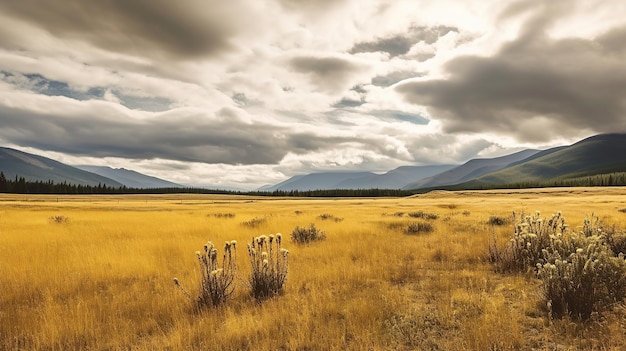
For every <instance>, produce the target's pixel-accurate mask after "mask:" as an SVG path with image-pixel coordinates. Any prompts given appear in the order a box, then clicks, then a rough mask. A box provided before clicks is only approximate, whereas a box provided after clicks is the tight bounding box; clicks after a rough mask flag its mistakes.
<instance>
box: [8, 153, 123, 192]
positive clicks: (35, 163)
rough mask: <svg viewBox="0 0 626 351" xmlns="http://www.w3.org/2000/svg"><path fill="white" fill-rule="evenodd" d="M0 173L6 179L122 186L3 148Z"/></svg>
mask: <svg viewBox="0 0 626 351" xmlns="http://www.w3.org/2000/svg"><path fill="white" fill-rule="evenodd" d="M0 171H2V172H3V173H4V175H5V177H6V178H7V179H12V178H15V176H18V177H24V178H25V179H26V180H30V181H48V180H52V181H54V182H55V183H63V182H67V183H68V184H77V185H79V184H80V185H92V186H98V184H102V185H107V186H110V187H120V186H122V184H121V183H119V182H116V181H115V180H113V179H110V178H107V177H103V176H101V175H98V174H94V173H90V172H87V171H84V170H82V169H78V168H76V167H72V166H68V165H66V164H63V163H61V162H58V161H55V160H52V159H49V158H47V157H43V156H38V155H33V154H29V153H26V152H23V151H18V150H14V149H10V148H3V147H0Z"/></svg>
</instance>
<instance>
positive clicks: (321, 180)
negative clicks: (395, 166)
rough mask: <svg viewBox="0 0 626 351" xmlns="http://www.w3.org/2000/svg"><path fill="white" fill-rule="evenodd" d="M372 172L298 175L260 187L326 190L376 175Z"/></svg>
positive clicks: (262, 189)
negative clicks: (346, 182)
mask: <svg viewBox="0 0 626 351" xmlns="http://www.w3.org/2000/svg"><path fill="white" fill-rule="evenodd" d="M375 175H376V174H375V173H372V172H325V173H311V174H304V175H297V176H294V177H291V178H289V179H287V180H285V181H283V182H280V183H278V184H275V185H271V186H265V187H262V188H260V189H259V190H261V191H274V190H282V191H291V190H301V191H306V190H325V189H348V188H339V184H340V183H342V182H345V181H347V180H350V179H359V178H363V177H369V176H375Z"/></svg>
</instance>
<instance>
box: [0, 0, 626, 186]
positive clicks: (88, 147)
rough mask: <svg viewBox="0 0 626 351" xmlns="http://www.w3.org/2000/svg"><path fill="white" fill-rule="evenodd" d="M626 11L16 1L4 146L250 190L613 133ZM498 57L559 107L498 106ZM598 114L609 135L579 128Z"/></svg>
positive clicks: (422, 0)
mask: <svg viewBox="0 0 626 351" xmlns="http://www.w3.org/2000/svg"><path fill="white" fill-rule="evenodd" d="M70 9H71V10H70ZM94 13H98V16H94V15H93V14H94ZM624 14H626V5H624V4H623V3H622V2H621V1H618V0H601V1H592V0H576V1H562V0H561V1H554V2H550V3H546V2H544V1H536V0H523V1H517V0H515V1H514V0H510V1H496V0H488V1H485V0H480V1H479V0H472V1H458V0H442V1H436V2H435V1H427V0H419V1H418V0H394V1H390V0H339V1H331V0H315V1H308V2H303V1H295V0H270V1H253V0H233V1H230V2H228V3H223V4H212V7H211V10H210V11H209V10H207V7H206V3H205V2H203V1H201V0H184V1H181V2H176V3H171V4H168V5H164V6H160V7H157V6H155V5H154V3H153V2H151V1H147V0H129V1H125V2H106V3H100V2H98V3H85V2H81V1H78V0H68V1H65V2H63V4H54V5H51V4H48V5H42V4H40V3H39V2H36V1H34V0H23V1H19V2H6V1H5V2H2V3H0V67H2V68H1V71H0V78H1V79H0V91H1V92H2V94H1V95H0V121H2V130H1V131H0V138H1V140H3V141H4V143H5V144H7V145H12V146H15V147H19V148H26V149H27V150H31V151H38V152H39V153H46V154H48V155H53V156H55V157H56V158H60V159H61V160H71V161H76V162H72V163H92V164H98V165H107V164H108V165H111V166H114V167H125V168H132V169H136V170H137V171H145V172H146V173H148V174H151V175H156V176H162V177H164V178H166V179H170V180H173V181H178V182H182V183H185V184H195V185H199V184H215V185H233V186H241V187H249V186H246V184H248V185H251V184H254V185H259V186H260V185H263V184H265V183H271V182H276V181H280V180H282V178H284V177H288V176H290V175H293V174H296V173H303V172H309V171H315V170H327V169H336V168H337V167H341V168H348V169H364V170H376V171H383V170H388V169H390V168H393V167H397V166H400V165H406V164H424V163H452V162H463V161H466V160H467V159H468V158H471V157H475V156H477V155H494V154H499V153H505V152H507V150H511V151H517V150H518V149H519V148H520V147H543V146H551V144H553V143H555V142H560V141H566V142H570V141H574V140H575V139H576V138H579V137H582V136H586V135H589V134H593V133H595V132H598V131H604V130H606V129H615V126H616V125H617V124H615V123H614V122H615V121H616V119H615V118H617V117H615V116H621V114H620V111H622V110H623V106H626V104H625V103H624V100H623V97H622V96H624V94H623V92H624V91H623V85H622V84H621V83H622V82H621V81H619V77H621V76H623V75H621V74H619V72H621V70H622V69H621V65H620V64H621V62H622V61H623V58H624V55H625V51H624V47H623V44H620V43H623V39H624V38H626V36H624V35H623V33H624V32H625V31H624V30H623V29H622V30H619V28H624V21H623V18H624ZM533 26H534V27H533ZM531 27H533V28H535V29H536V31H537V33H540V34H542V35H535V36H530V35H527V34H528V33H530V32H531V29H532V28H531ZM121 33H123V35H122V34H121ZM620 45H622V46H620ZM576 47H578V48H587V49H586V50H583V49H580V50H575V48H576ZM515 50H517V51H515ZM548 53H549V54H550V55H547V54H548ZM509 59H510V60H509ZM574 59H575V60H574ZM507 60H509V61H507ZM481 62H482V63H486V65H484V66H481V65H479V63H481ZM498 62H514V63H515V64H514V65H513V66H515V67H517V68H523V69H522V71H523V72H522V73H523V74H514V73H519V72H517V71H514V70H513V71H511V70H505V72H508V73H509V74H510V76H511V79H513V80H514V81H513V82H505V83H510V84H508V88H509V90H510V88H511V87H515V86H518V90H519V89H521V88H523V87H520V86H519V84H523V82H524V80H523V79H522V78H523V77H532V76H533V74H536V75H538V76H541V74H543V73H552V74H553V75H552V76H551V77H553V79H552V80H551V81H549V82H546V83H545V84H543V83H542V84H543V85H542V86H549V87H551V89H550V93H551V94H556V93H559V92H560V93H562V94H564V95H563V96H566V98H565V99H563V96H556V95H551V94H548V93H546V94H543V95H542V96H541V99H538V100H537V99H530V100H523V99H522V98H521V97H520V98H515V97H512V96H511V95H509V94H507V96H506V99H500V98H502V95H501V94H503V92H506V91H509V90H507V89H489V88H488V87H485V84H484V83H485V82H489V81H491V82H493V80H489V79H487V78H489V77H491V76H492V73H493V72H495V71H494V67H495V66H493V65H492V64H494V63H498ZM575 65H578V66H575ZM481 67H483V68H484V70H483V71H480V70H478V68H481ZM509 68H510V67H509ZM577 70H578V71H579V73H577V74H575V71H577ZM477 72H478V73H477ZM481 72H482V73H484V74H482V75H481V74H479V73H481ZM594 77H595V78H594ZM557 78H568V79H569V80H567V82H568V83H567V84H566V85H559V82H561V80H558V79H557ZM574 78H576V79H574ZM575 81H578V82H585V84H582V83H581V84H573V83H572V82H575ZM529 84H530V83H529ZM586 85H587V86H586ZM530 86H533V87H535V88H533V89H534V90H535V91H536V90H537V89H536V84H535V85H533V84H530ZM589 86H590V87H591V88H589ZM609 86H612V87H613V88H612V89H609ZM456 88H458V89H456ZM585 89H586V90H587V91H586V92H585ZM590 89H591V91H589V90H590ZM515 91H516V90H515V89H513V90H512V92H515ZM525 91H526V90H525ZM452 93H454V94H452ZM565 93H568V94H569V95H567V94H565ZM455 94H458V96H457V95H455ZM517 96H521V95H519V94H518V95H517ZM528 96H530V95H528ZM528 96H527V97H528ZM572 96H574V97H576V98H575V100H576V101H570V100H571V99H570V98H569V97H572ZM530 97H533V96H530ZM535 97H536V96H535ZM498 99H500V100H501V101H505V102H506V103H507V104H508V105H507V108H504V107H502V106H497V105H494V104H493V101H498ZM531 100H532V101H531ZM557 102H558V103H557ZM568 106H570V107H568ZM572 106H574V107H576V108H573V107H572ZM594 106H595V107H598V106H602V107H603V108H605V109H606V110H605V112H606V111H608V112H610V113H605V114H603V115H602V116H601V117H597V118H600V120H601V121H602V123H600V124H598V123H597V122H593V123H592V122H590V121H591V120H590V119H589V118H583V117H581V116H582V114H583V112H580V111H583V110H584V109H585V108H587V109H590V110H593V111H598V109H599V108H598V109H593V108H592V107H594ZM620 106H622V107H620ZM470 107H471V108H470ZM150 111H152V112H150ZM471 112H477V113H471ZM478 112H480V113H478ZM622 112H623V111H622ZM607 116H608V117H607ZM610 116H613V117H615V118H612V117H610ZM594 117H596V116H594ZM516 119H521V120H522V121H520V122H515V120H516ZM566 120H567V121H569V122H571V123H570V126H571V127H563V121H566ZM618 122H619V121H618ZM620 123H621V122H620ZM513 124H514V125H515V128H513V127H512V126H513ZM537 125H541V126H542V127H541V131H543V132H542V133H543V134H542V133H540V132H538V131H536V130H535V129H534V128H536V126H537ZM513 130H514V131H513ZM546 130H550V131H551V133H552V134H550V135H547V134H545V131H546ZM42 135H43V136H42ZM79 161H80V162H79ZM182 169H184V171H181V170H182Z"/></svg>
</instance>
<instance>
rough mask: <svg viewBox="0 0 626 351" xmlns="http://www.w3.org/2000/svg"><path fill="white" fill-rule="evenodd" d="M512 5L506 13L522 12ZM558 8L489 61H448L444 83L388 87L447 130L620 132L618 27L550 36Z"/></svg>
mask: <svg viewBox="0 0 626 351" xmlns="http://www.w3.org/2000/svg"><path fill="white" fill-rule="evenodd" d="M534 3H536V2H533V3H531V4H530V5H533V4H534ZM520 4H521V3H520ZM520 4H516V7H515V8H514V9H511V10H509V11H508V12H506V16H513V15H519V13H520V11H522V9H524V10H528V8H527V7H523V6H521V5H520ZM559 4H560V5H563V2H559ZM524 5H528V4H527V3H526V2H524ZM531 8H532V7H531ZM532 9H535V10H536V8H532ZM544 10H545V9H544ZM562 11H564V10H563V9H562V8H561V7H558V6H556V5H555V6H552V7H549V8H548V9H547V10H545V11H539V13H538V14H535V15H532V16H531V17H530V18H529V19H528V20H527V21H526V22H525V23H524V24H523V25H522V30H521V32H520V35H519V36H518V38H516V39H515V40H513V41H511V42H509V43H507V44H505V45H504V46H503V47H502V48H501V49H500V50H499V51H498V52H497V53H496V54H495V55H494V56H491V57H484V56H469V55H468V56H460V57H456V58H454V59H452V60H451V61H449V62H448V63H447V64H446V65H445V71H446V74H447V76H448V77H447V78H445V79H417V80H413V81H407V82H405V83H401V84H399V86H397V88H396V89H397V91H398V92H399V93H400V94H402V95H403V96H404V97H405V98H406V99H407V100H408V101H409V102H412V103H414V104H416V105H422V106H427V107H428V110H429V113H430V115H431V117H432V118H434V119H438V120H441V122H442V124H443V130H444V131H446V132H448V133H481V132H493V133H499V134H501V135H509V136H514V137H515V138H516V139H518V140H519V141H530V142H547V141H549V140H550V139H552V138H555V137H560V136H563V135H568V136H573V137H582V136H586V135H589V134H590V133H592V132H609V131H617V130H621V131H625V130H626V126H625V125H624V123H623V119H624V115H625V114H626V98H624V97H625V96H626V66H624V64H623V62H624V60H625V59H626V55H625V52H624V44H623V43H624V42H625V41H626V30H624V28H616V29H613V30H611V31H609V32H607V33H604V34H603V35H600V36H598V37H596V38H591V39H584V38H573V37H572V38H556V39H555V38H551V37H550V36H549V35H548V34H547V32H548V30H549V29H550V28H551V26H552V25H553V23H554V21H556V19H555V17H558V16H559V15H560V14H562ZM506 16H505V17H506Z"/></svg>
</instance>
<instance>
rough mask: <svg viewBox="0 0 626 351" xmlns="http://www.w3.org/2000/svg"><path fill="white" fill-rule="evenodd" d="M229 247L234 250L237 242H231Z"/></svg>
mask: <svg viewBox="0 0 626 351" xmlns="http://www.w3.org/2000/svg"><path fill="white" fill-rule="evenodd" d="M230 246H232V248H233V249H234V248H235V247H236V246H237V240H233V241H231V242H230Z"/></svg>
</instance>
